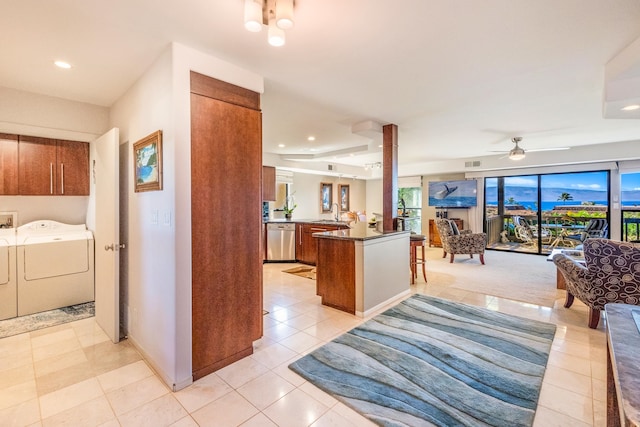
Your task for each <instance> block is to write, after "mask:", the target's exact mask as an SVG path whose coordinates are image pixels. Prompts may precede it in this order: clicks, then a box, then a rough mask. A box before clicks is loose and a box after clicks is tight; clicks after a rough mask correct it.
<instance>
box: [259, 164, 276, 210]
mask: <svg viewBox="0 0 640 427" xmlns="http://www.w3.org/2000/svg"><path fill="white" fill-rule="evenodd" d="M275 200H276V168H274V167H273V166H262V201H263V202H266V201H272V202H273V201H275Z"/></svg>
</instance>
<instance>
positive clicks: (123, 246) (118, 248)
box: [104, 243, 126, 251]
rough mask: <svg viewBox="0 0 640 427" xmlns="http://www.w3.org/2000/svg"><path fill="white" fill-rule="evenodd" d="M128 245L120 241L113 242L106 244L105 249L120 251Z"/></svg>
mask: <svg viewBox="0 0 640 427" xmlns="http://www.w3.org/2000/svg"><path fill="white" fill-rule="evenodd" d="M125 247H126V246H125V244H124V243H119V244H117V245H116V244H115V243H112V244H110V245H104V250H105V251H119V250H120V249H124V248H125Z"/></svg>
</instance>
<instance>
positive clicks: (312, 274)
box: [282, 265, 316, 280]
mask: <svg viewBox="0 0 640 427" xmlns="http://www.w3.org/2000/svg"><path fill="white" fill-rule="evenodd" d="M282 272H283V273H289V274H295V275H296V276H300V277H306V278H307V279H312V280H316V268H315V267H311V266H306V265H303V266H299V267H294V268H289V269H287V270H282Z"/></svg>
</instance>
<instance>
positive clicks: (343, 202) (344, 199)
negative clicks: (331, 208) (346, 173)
mask: <svg viewBox="0 0 640 427" xmlns="http://www.w3.org/2000/svg"><path fill="white" fill-rule="evenodd" d="M338 197H340V212H348V211H349V185H347V184H338Z"/></svg>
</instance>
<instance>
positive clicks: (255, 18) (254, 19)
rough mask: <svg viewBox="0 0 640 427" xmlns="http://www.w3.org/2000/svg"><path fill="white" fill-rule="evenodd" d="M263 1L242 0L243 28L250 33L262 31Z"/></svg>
mask: <svg viewBox="0 0 640 427" xmlns="http://www.w3.org/2000/svg"><path fill="white" fill-rule="evenodd" d="M262 2H263V0H244V28H246V29H247V30H248V31H251V32H252V33H258V32H260V31H262Z"/></svg>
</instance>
